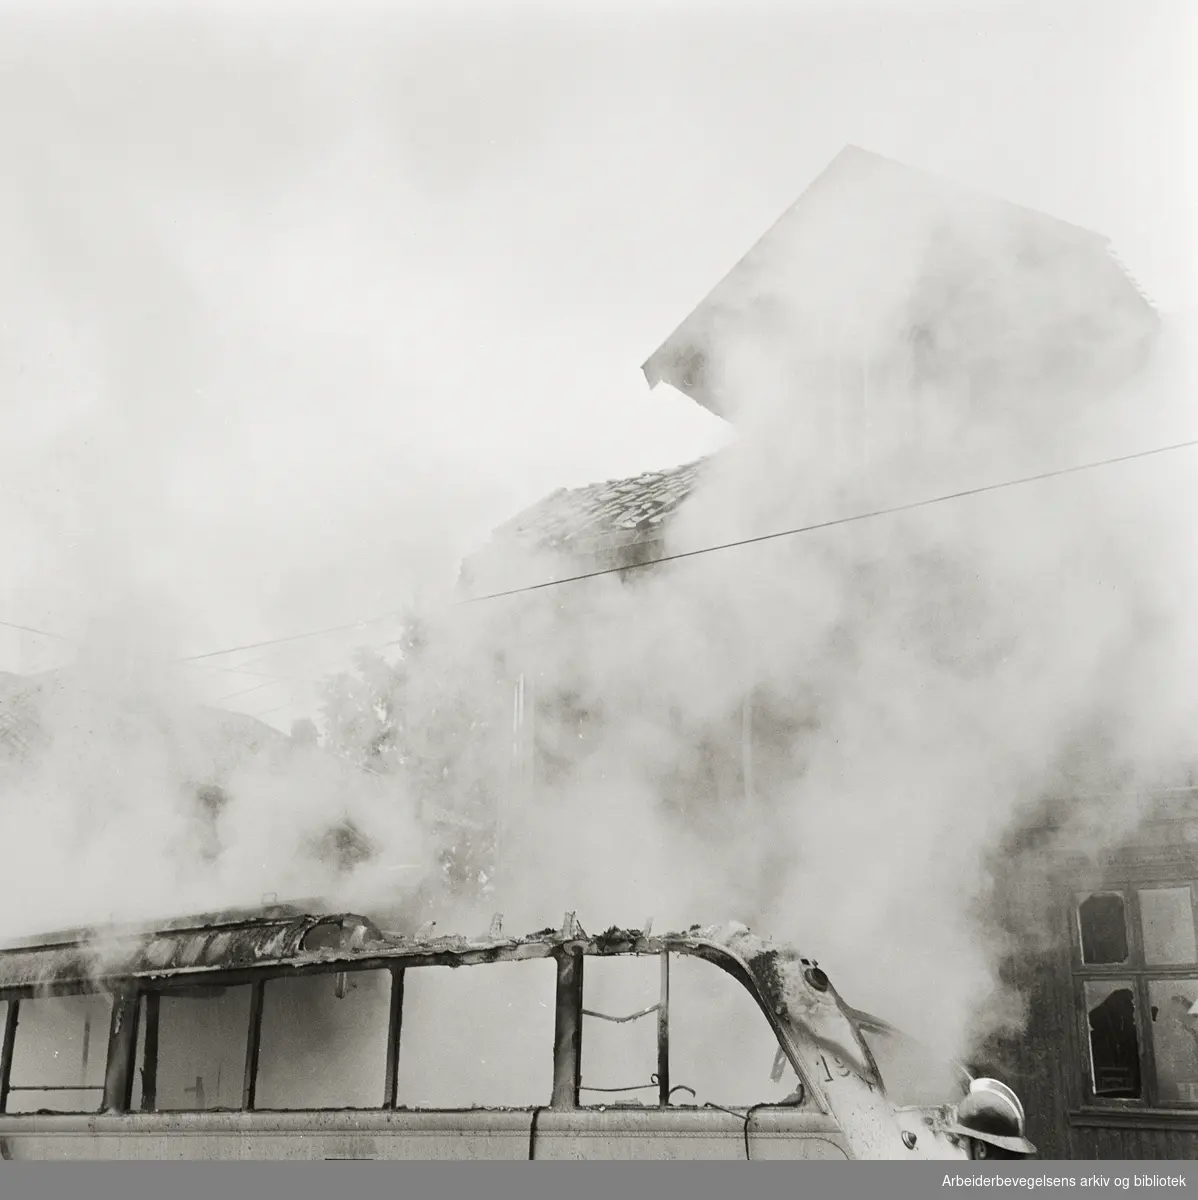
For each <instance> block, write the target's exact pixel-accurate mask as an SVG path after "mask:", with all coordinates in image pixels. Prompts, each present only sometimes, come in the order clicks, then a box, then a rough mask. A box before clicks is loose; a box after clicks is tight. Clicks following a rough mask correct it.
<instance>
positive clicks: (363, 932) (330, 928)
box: [0, 905, 823, 995]
mask: <svg viewBox="0 0 1198 1200" xmlns="http://www.w3.org/2000/svg"><path fill="white" fill-rule="evenodd" d="M563 947H568V948H569V951H570V953H575V954H588V955H620V954H661V953H664V952H666V951H670V950H674V951H679V952H687V953H691V954H697V955H698V956H700V957H702V956H704V953H705V952H706V954H707V955H708V956H709V957H710V956H715V957H720V956H721V955H729V956H731V957H732V958H733V959H736V960H739V961H740V962H742V963H743V964H745V966H746V967H747V968H748V969H749V971H750V973H751V974H752V975H753V977H754V978H755V979H757V981H758V984H759V985H760V986H762V988H763V990H764V991H765V992H766V994H767V995H771V994H772V992H773V991H775V990H777V989H778V988H780V987H782V986H784V984H785V981H786V980H788V979H789V977H790V975H791V974H793V970H792V966H793V967H794V968H796V969H800V970H801V969H815V968H817V967H818V964H817V963H816V962H815V960H814V959H808V958H803V957H800V956H799V955H798V954H797V953H796V952H795V951H793V950H791V949H789V948H788V947H785V946H780V945H776V944H774V943H771V942H769V941H767V940H765V939H763V938H760V937H757V936H756V935H754V934H752V933H751V932H750V931H749V930H748V929H747V928H746V927H745V926H743V925H739V924H737V923H728V924H725V925H720V926H708V927H705V928H701V927H699V926H697V925H696V926H692V927H691V928H690V929H687V930H685V931H682V932H678V933H664V934H660V935H658V934H652V933H651V932H649V931H646V930H640V929H623V928H618V927H615V926H613V927H612V928H610V929H607V930H605V931H604V932H602V933H599V934H594V935H591V934H588V933H586V932H585V930H583V929H582V927H581V926H580V925H579V924H578V922H577V920H576V919H575V917H574V914H572V913H568V914H566V918H565V920H564V921H563V923H562V926H561V927H560V928H556V929H553V928H547V929H542V930H539V931H537V932H535V933H530V934H528V935H526V936H523V937H511V936H505V935H504V934H503V931H502V917H501V916H499V915H498V914H497V915H496V917H495V918H494V919H493V921H492V924H491V928H490V930H489V931H488V932H487V933H485V934H481V935H479V936H477V937H465V936H461V935H455V934H448V935H442V934H437V933H436V932H435V929H433V928H432V927H427V928H425V929H421V930H417V931H416V932H415V933H412V934H404V933H394V932H389V931H385V930H382V929H380V928H379V927H378V926H377V925H375V923H374V922H373V921H371V920H370V919H369V918H367V917H364V916H361V915H358V914H354V913H311V912H305V911H303V910H302V909H300V908H295V907H291V906H287V905H276V906H272V907H270V908H264V909H262V910H259V911H256V912H252V913H245V912H240V913H238V912H233V913H219V914H212V915H209V916H206V917H190V918H183V919H179V920H175V921H170V922H162V923H159V924H158V925H157V926H156V927H154V928H153V929H148V928H147V927H146V926H142V927H140V928H137V927H128V926H126V927H122V928H109V929H99V930H90V931H70V932H67V933H62V934H53V935H45V936H42V937H38V938H26V939H22V940H21V941H19V942H13V943H10V944H9V945H8V947H7V948H0V993H2V992H3V991H5V990H19V991H26V992H28V991H37V990H39V989H44V988H62V987H71V986H79V985H84V986H88V985H90V986H97V985H103V984H105V983H115V982H117V981H119V980H124V979H147V980H150V979H158V980H168V979H178V978H194V977H197V976H203V975H212V974H214V973H219V972H228V971H236V970H245V969H254V968H257V969H269V968H274V969H277V968H279V967H288V968H294V969H296V970H301V969H304V968H310V969H315V968H320V967H326V968H327V967H329V966H337V965H341V964H344V965H345V966H347V967H350V966H359V967H365V966H377V967H384V966H387V965H394V966H403V965H412V966H415V965H424V966H427V965H446V966H466V965H476V964H481V963H486V962H496V961H518V960H521V959H532V958H547V957H550V956H551V955H552V954H553V953H554V952H555V951H558V950H560V949H562V948H563ZM817 990H823V989H820V988H817Z"/></svg>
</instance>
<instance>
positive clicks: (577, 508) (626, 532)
mask: <svg viewBox="0 0 1198 1200" xmlns="http://www.w3.org/2000/svg"><path fill="white" fill-rule="evenodd" d="M705 461H706V460H704V459H700V460H699V461H697V462H692V463H686V464H684V465H683V466H680V467H672V468H669V469H667V470H663V471H646V472H645V473H644V474H641V475H634V476H632V477H631V478H628V479H609V480H605V481H604V482H602V483H592V484H588V485H587V486H585V487H579V488H558V489H557V491H555V492H551V493H550V494H549V495H548V496H546V497H545V498H544V499H543V500H541V501H539V502H538V503H536V504H534V505H532V507H530V508H527V509H525V510H524V511H523V512H522V513H518V514H517V515H516V516H515V517H513V518H512V519H511V520H510V521H507V522H506V523H505V524H503V525H501V526H500V527H499V528H498V529H497V530H496V531H495V536H496V537H497V538H502V539H504V540H511V541H515V542H518V543H520V544H522V545H526V546H530V547H535V548H536V549H544V550H567V551H582V552H584V553H592V552H593V551H594V550H596V549H607V548H610V547H612V546H614V545H623V544H626V543H629V542H637V541H656V540H658V539H659V538H660V536H661V531H662V529H663V527H664V525H665V523H666V521H667V520H668V519H669V517H670V516H671V514H673V513H674V511H675V510H676V509H677V508H678V506H679V505H680V504H682V502H683V501H684V500H685V499H686V498H687V497H688V496H689V495H690V494H691V492H692V491H693V490H694V487H695V483H696V481H697V479H698V477H699V474H700V472H701V470H702V468H703V465H704V462H705Z"/></svg>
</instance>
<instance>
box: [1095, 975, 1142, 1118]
mask: <svg viewBox="0 0 1198 1200" xmlns="http://www.w3.org/2000/svg"><path fill="white" fill-rule="evenodd" d="M1085 995H1086V1012H1087V1020H1088V1023H1089V1031H1090V1064H1091V1084H1092V1086H1093V1089H1094V1095H1095V1096H1101V1097H1105V1098H1107V1099H1112V1100H1138V1099H1139V1098H1140V1095H1141V1085H1140V1037H1139V1033H1138V1031H1137V1028H1136V1004H1135V997H1134V994H1133V991H1132V985H1131V983H1129V982H1119V983H1112V982H1106V981H1103V982H1097V981H1091V982H1087V983H1086V985H1085Z"/></svg>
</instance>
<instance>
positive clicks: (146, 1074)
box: [141, 992, 162, 1112]
mask: <svg viewBox="0 0 1198 1200" xmlns="http://www.w3.org/2000/svg"><path fill="white" fill-rule="evenodd" d="M145 995H146V1047H145V1054H144V1056H143V1061H142V1065H141V1111H142V1112H154V1111H155V1110H156V1109H157V1108H158V1010H159V1006H160V1004H161V1001H162V998H161V997H160V996H159V995H158V993H157V992H146V994H145Z"/></svg>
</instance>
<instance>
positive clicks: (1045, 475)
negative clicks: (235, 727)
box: [0, 438, 1198, 678]
mask: <svg viewBox="0 0 1198 1200" xmlns="http://www.w3.org/2000/svg"><path fill="white" fill-rule="evenodd" d="M1194 447H1198V438H1194V439H1190V440H1187V441H1183V442H1173V443H1170V444H1169V445H1165V446H1155V447H1153V448H1151V449H1148V450H1138V451H1135V452H1133V453H1131V454H1120V455H1115V456H1113V457H1111V458H1104V459H1098V460H1096V461H1092V462H1086V463H1078V464H1075V465H1073V466H1069V467H1058V468H1056V469H1054V470H1051V471H1041V472H1039V473H1037V474H1035V475H1024V476H1021V477H1019V478H1016V479H1007V480H1003V481H1001V482H999V483H989V484H982V485H980V486H978V487H972V488H964V489H962V490H960V491H956V492H948V493H944V494H941V495H937V496H929V497H925V498H924V499H922V500H912V501H908V502H906V503H903V504H893V505H888V506H886V507H883V508H875V509H870V510H868V511H866V512H859V513H851V514H849V515H847V516H842V517H832V518H830V519H828V520H826V521H815V522H812V523H810V524H807V525H797V526H793V527H790V528H787V529H779V530H775V531H773V532H771V533H762V534H755V535H753V536H751V537H744V538H737V539H735V540H732V541H727V542H719V543H716V544H715V545H711V546H701V547H698V548H696V549H694V550H680V551H677V552H675V553H673V554H663V555H660V556H658V557H657V558H651V559H646V560H644V561H643V562H638V563H628V564H624V565H620V566H612V567H602V568H599V569H597V570H594V571H584V572H580V573H579V574H576V575H567V576H563V577H560V578H553V579H546V580H542V581H540V582H538V583H530V584H524V585H522V586H520V587H515V588H508V589H506V590H504V591H497V592H488V593H485V594H483V595H480V596H468V597H465V598H463V599H460V600H456V601H454V606H455V607H457V606H461V605H472V604H481V603H483V602H485V601H489V600H501V599H504V598H506V597H509V596H518V595H524V594H527V593H530V592H536V591H542V590H544V589H546V588H552V587H563V586H565V585H566V584H569V583H580V582H582V581H584V580H588V579H597V578H600V577H602V576H604V575H614V574H627V573H628V572H630V571H634V570H639V569H644V568H646V567H655V566H661V565H663V564H665V563H671V562H680V561H682V560H684V559H690V558H698V557H700V556H702V555H705V554H716V553H719V552H720V551H724V550H733V549H737V548H740V547H743V546H753V545H760V544H762V543H764V542H770V541H776V540H778V539H780V538H786V537H797V536H800V535H802V534H808V533H816V532H818V531H820V530H823V529H833V528H836V527H838V526H841V525H850V524H856V523H860V522H862V521H870V520H876V519H878V518H880V517H885V516H893V515H897V514H898V513H904V512H914V511H916V510H918V509H921V508H930V507H931V506H933V505H936V504H946V503H948V502H950V501H954V500H964V499H968V498H970V497H974V496H982V495H986V494H987V493H990V492H998V491H1002V490H1005V489H1007V488H1014V487H1024V486H1027V485H1029V484H1033V483H1041V482H1044V481H1045V480H1049V479H1059V478H1062V477H1064V476H1067V475H1075V474H1079V473H1081V472H1083V471H1094V470H1098V469H1100V468H1103V467H1111V466H1117V465H1119V464H1121V463H1128V462H1134V461H1136V460H1139V459H1145V458H1150V457H1153V456H1156V455H1161V454H1169V453H1173V452H1176V451H1179V450H1189V449H1193V448H1194ZM407 611H408V610H407V609H406V608H397V609H392V610H390V611H389V612H385V613H380V614H377V615H376V616H372V617H364V618H361V619H359V620H357V621H350V622H347V623H345V624H341V625H329V626H325V627H324V628H321V629H311V630H306V631H304V632H302V633H293V634H287V635H285V636H283V637H277V638H264V639H262V640H261V641H256V642H247V643H244V644H242V645H238V646H229V647H226V648H224V649H221V650H209V651H206V652H205V653H203V654H193V655H190V656H188V657H186V658H182V659H179V660H178V662H180V663H185V664H188V665H199V664H204V665H206V666H209V667H210V668H211V669H216V670H221V669H223V670H226V671H229V672H230V673H239V668H238V667H224V668H221V667H219V666H216V665H215V664H208V663H207V660H208V659H213V658H223V657H224V656H225V655H228V654H238V653H241V652H243V651H246V650H260V649H264V648H266V647H269V646H281V645H284V644H286V643H289V642H298V641H305V640H307V639H309V638H318V637H325V636H327V635H329V634H333V633H344V632H348V631H349V630H351V629H365V628H367V627H368V626H370V625H377V624H379V623H380V622H382V621H387V620H391V619H393V618H396V617H400V616H403V615H405V614H406V613H407ZM0 625H4V626H6V627H8V628H12V629H20V630H24V631H26V632H30V633H36V634H40V635H42V636H45V637H52V638H56V639H59V640H62V641H71V640H72V639H70V638H65V637H63V636H62V635H61V634H56V633H50V632H48V631H46V630H40V629H33V628H32V627H29V626H23V625H17V624H14V623H12V622H7V621H0ZM402 640H403V639H395V640H393V641H390V642H386V643H383V646H382V647H380V648H385V647H387V646H392V645H396V644H398V642H399V641H402ZM250 661H251V662H253V661H260V659H258V660H250ZM243 673H252V674H257V672H243ZM261 674H265V673H264V672H263V673H261ZM274 678H282V677H279V676H276V677H274Z"/></svg>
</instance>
